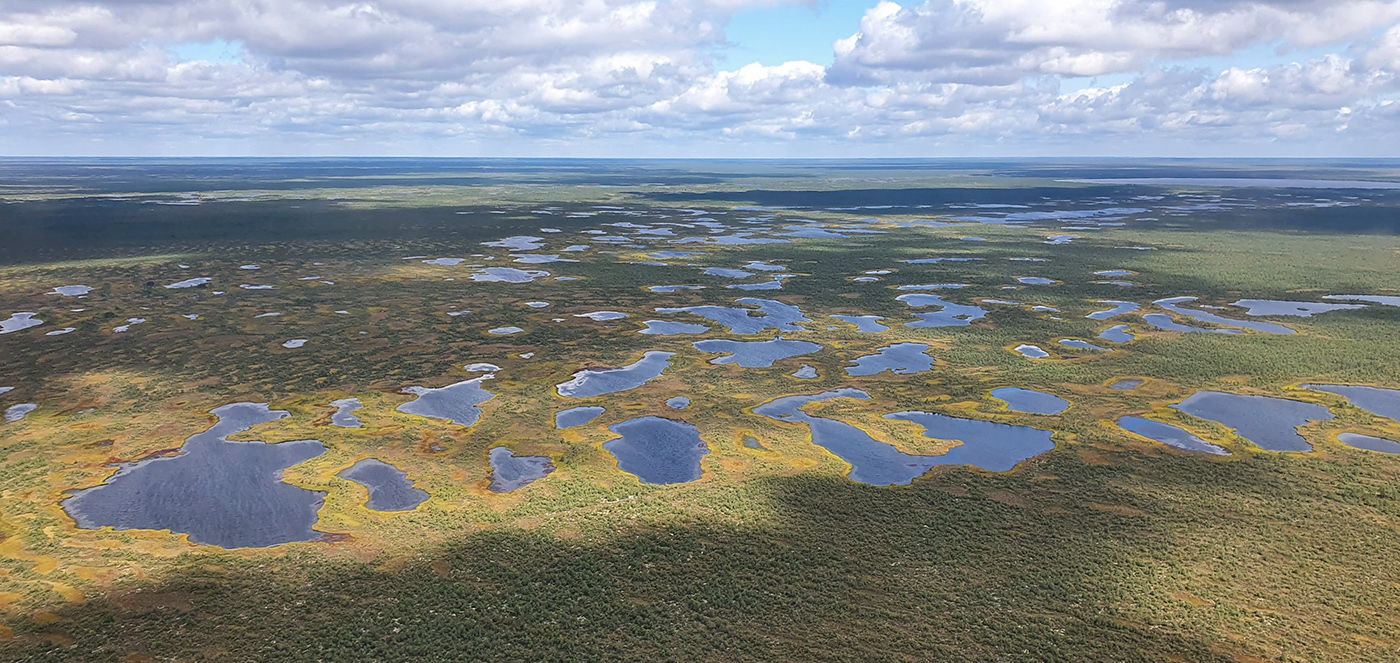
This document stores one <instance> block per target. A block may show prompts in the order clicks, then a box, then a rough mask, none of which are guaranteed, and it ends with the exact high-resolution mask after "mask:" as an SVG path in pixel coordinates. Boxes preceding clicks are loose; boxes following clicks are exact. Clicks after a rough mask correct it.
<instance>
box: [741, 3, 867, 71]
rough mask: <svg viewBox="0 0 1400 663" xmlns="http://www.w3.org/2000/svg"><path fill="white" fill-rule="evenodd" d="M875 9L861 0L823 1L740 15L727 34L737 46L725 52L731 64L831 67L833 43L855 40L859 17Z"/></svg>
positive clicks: (764, 8)
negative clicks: (797, 62) (796, 63)
mask: <svg viewBox="0 0 1400 663" xmlns="http://www.w3.org/2000/svg"><path fill="white" fill-rule="evenodd" d="M873 6H875V3H874V2H865V1H861V0H819V1H818V2H817V3H815V4H814V5H811V6H802V5H788V6H779V7H758V8H753V9H748V10H745V11H741V12H739V13H737V14H735V15H734V18H733V19H731V20H730V22H729V26H728V27H727V28H725V31H724V36H725V38H726V39H727V40H728V41H729V42H730V43H731V44H732V46H730V47H729V48H725V49H722V51H721V52H722V54H723V55H724V57H725V58H726V60H727V62H728V64H730V65H732V66H742V65H746V64H749V63H750V62H758V63H760V64H764V65H768V66H776V65H780V64H782V63H784V62H790V61H792V60H806V61H808V62H815V63H817V64H820V65H829V64H831V61H832V59H833V55H832V50H831V44H832V43H833V42H835V41H836V40H838V39H845V38H846V37H849V36H851V34H852V33H853V32H855V26H857V25H859V24H860V17H861V16H864V15H865V12H866V11H867V10H869V9H870V8H871V7H873Z"/></svg>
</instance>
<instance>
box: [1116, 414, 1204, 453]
mask: <svg viewBox="0 0 1400 663" xmlns="http://www.w3.org/2000/svg"><path fill="white" fill-rule="evenodd" d="M1117 423H1118V427H1119V428H1122V429H1123V430H1126V431H1128V432H1130V433H1135V434H1137V435H1141V436H1143V437H1145V438H1147V439H1149V440H1152V441H1154V442H1160V443H1162V444H1165V445H1167V446H1169V447H1172V448H1174V449H1180V450H1181V451H1194V452H1198V453H1208V454H1215V455H1217V456H1229V455H1230V452H1229V451H1226V450H1225V449H1224V448H1222V447H1219V446H1216V445H1214V444H1211V443H1209V442H1206V441H1205V440H1202V439H1201V438H1199V437H1196V436H1195V435H1192V434H1190V433H1188V432H1186V431H1184V430H1182V429H1180V428H1177V427H1176V426H1170V425H1167V424H1164V423H1161V422H1157V421H1152V420H1150V419H1143V418H1141V417H1119V418H1118V421H1117Z"/></svg>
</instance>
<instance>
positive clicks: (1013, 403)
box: [992, 387, 1069, 414]
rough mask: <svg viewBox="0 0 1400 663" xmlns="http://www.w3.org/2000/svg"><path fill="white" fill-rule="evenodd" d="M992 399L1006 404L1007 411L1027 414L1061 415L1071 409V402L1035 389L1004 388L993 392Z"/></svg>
mask: <svg viewBox="0 0 1400 663" xmlns="http://www.w3.org/2000/svg"><path fill="white" fill-rule="evenodd" d="M992 398H995V399H997V400H1000V401H1003V402H1005V403H1006V409H1008V410H1011V411H1012V412H1025V413H1027V414H1059V413H1061V412H1064V411H1065V410H1068V409H1069V401H1067V400H1065V399H1063V398H1060V397H1059V396H1056V395H1054V394H1047V393H1045V392H1041V391H1035V390H1033V389H1021V388H1019V387H1003V388H1001V389H993V390H992Z"/></svg>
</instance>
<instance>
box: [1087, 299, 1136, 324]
mask: <svg viewBox="0 0 1400 663" xmlns="http://www.w3.org/2000/svg"><path fill="white" fill-rule="evenodd" d="M1094 303H1095V304H1111V305H1113V308H1111V309H1108V310H1104V311H1094V312H1093V313H1090V314H1089V315H1086V316H1084V317H1086V318H1088V319H1090V320H1107V319H1109V318H1116V317H1118V316H1120V315H1123V314H1124V313H1132V312H1133V311H1136V310H1137V309H1138V305H1137V304H1135V303H1133V302H1120V301H1118V300H1116V299H1100V300H1097V301H1095V302H1094Z"/></svg>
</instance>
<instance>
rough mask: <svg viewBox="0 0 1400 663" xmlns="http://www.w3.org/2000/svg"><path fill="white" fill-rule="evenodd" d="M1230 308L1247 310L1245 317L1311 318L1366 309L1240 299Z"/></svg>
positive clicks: (1362, 306)
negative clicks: (1289, 316) (1333, 312)
mask: <svg viewBox="0 0 1400 663" xmlns="http://www.w3.org/2000/svg"><path fill="white" fill-rule="evenodd" d="M1230 306H1238V307H1240V308H1244V309H1248V310H1246V311H1245V312H1244V314H1245V315H1291V316H1296V317H1299V318H1311V317H1312V316H1314V315H1317V314H1319V313H1330V312H1332V311H1350V310H1356V309H1363V308H1366V307H1365V305H1362V304H1323V303H1318V302H1291V301H1284V300H1278V299H1241V300H1239V301H1236V302H1232V303H1231V304H1230Z"/></svg>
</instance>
